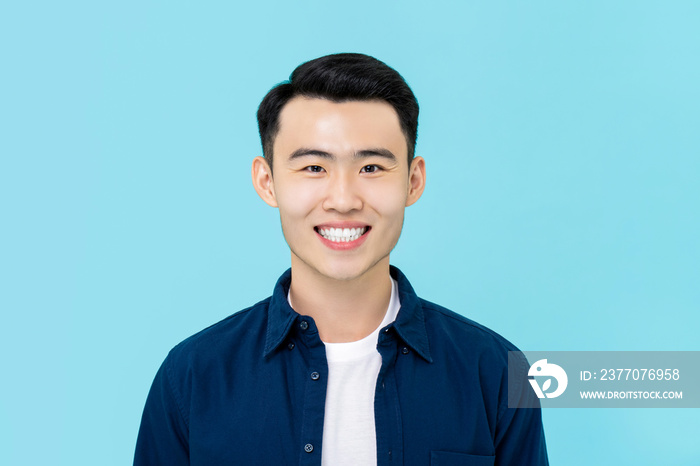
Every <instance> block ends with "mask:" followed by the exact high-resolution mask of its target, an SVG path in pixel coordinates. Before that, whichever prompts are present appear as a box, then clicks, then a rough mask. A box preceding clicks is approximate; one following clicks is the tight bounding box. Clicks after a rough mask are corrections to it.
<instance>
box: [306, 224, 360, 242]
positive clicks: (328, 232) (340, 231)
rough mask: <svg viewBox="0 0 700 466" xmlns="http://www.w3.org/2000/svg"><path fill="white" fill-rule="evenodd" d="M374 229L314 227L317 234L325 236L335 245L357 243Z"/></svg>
mask: <svg viewBox="0 0 700 466" xmlns="http://www.w3.org/2000/svg"><path fill="white" fill-rule="evenodd" d="M371 229H372V227H369V226H368V227H361V228H319V227H314V230H316V233H318V234H319V235H321V236H323V237H324V238H325V239H327V240H328V241H332V242H334V243H351V242H353V241H357V240H358V239H359V238H360V237H361V236H363V235H365V234H367V232H369V230H371Z"/></svg>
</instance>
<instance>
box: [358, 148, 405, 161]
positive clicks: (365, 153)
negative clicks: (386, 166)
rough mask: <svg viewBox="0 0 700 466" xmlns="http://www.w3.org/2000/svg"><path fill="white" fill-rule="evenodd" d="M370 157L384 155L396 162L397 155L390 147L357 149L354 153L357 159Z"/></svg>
mask: <svg viewBox="0 0 700 466" xmlns="http://www.w3.org/2000/svg"><path fill="white" fill-rule="evenodd" d="M368 157H384V158H385V159H389V161H391V162H396V156H395V155H394V154H393V153H392V152H391V151H390V150H388V149H382V148H376V149H366V150H361V151H357V152H355V155H354V158H356V159H366V158H368Z"/></svg>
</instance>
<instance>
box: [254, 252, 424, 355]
mask: <svg viewBox="0 0 700 466" xmlns="http://www.w3.org/2000/svg"><path fill="white" fill-rule="evenodd" d="M390 273H391V276H392V277H393V278H394V280H396V282H397V283H398V287H399V301H400V303H401V308H400V309H399V314H398V316H397V317H396V321H395V322H394V323H393V324H392V326H393V327H394V328H395V330H396V333H397V334H398V336H399V337H400V338H401V339H402V340H403V341H404V342H405V343H406V344H407V345H408V346H410V347H411V348H413V350H414V351H415V352H416V353H418V354H419V355H420V356H421V357H422V358H423V359H425V360H426V361H428V362H433V359H432V357H431V356H430V347H429V344H428V332H427V330H426V327H425V316H424V314H423V306H422V305H421V302H420V299H419V298H418V296H417V295H416V292H415V291H413V287H412V286H411V284H410V283H409V281H408V279H407V278H406V276H405V275H404V274H403V273H402V272H401V271H400V270H399V269H398V268H396V267H394V266H393V265H392V266H391V267H390ZM291 281H292V269H287V271H286V272H284V273H283V274H282V276H281V277H280V278H279V280H277V284H276V285H275V289H274V291H273V293H272V297H271V298H270V304H269V306H268V311H267V312H268V315H267V332H266V341H265V357H268V356H270V355H271V354H272V352H273V351H275V349H277V347H279V346H280V345H281V344H282V343H283V342H284V340H285V339H286V338H287V335H288V334H289V331H290V329H291V328H292V325H293V324H294V321H295V320H296V319H297V318H298V317H299V314H298V313H297V312H296V311H294V309H292V307H291V306H290V305H289V302H288V301H287V293H288V292H289V285H290V283H291Z"/></svg>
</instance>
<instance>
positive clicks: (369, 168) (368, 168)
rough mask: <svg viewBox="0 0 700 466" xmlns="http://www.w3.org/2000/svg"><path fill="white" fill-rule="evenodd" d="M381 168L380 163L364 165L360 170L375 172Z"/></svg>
mask: <svg viewBox="0 0 700 466" xmlns="http://www.w3.org/2000/svg"><path fill="white" fill-rule="evenodd" d="M379 170H380V168H379V166H378V165H365V166H364V167H362V170H360V171H361V172H362V173H374V172H377V171H379Z"/></svg>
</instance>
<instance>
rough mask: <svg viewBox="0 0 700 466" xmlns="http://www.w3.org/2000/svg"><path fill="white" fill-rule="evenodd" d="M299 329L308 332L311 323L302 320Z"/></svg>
mask: <svg viewBox="0 0 700 466" xmlns="http://www.w3.org/2000/svg"><path fill="white" fill-rule="evenodd" d="M299 328H300V329H302V330H306V329H307V328H309V323H308V322H307V321H305V320H302V321H301V323H300V324H299Z"/></svg>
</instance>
